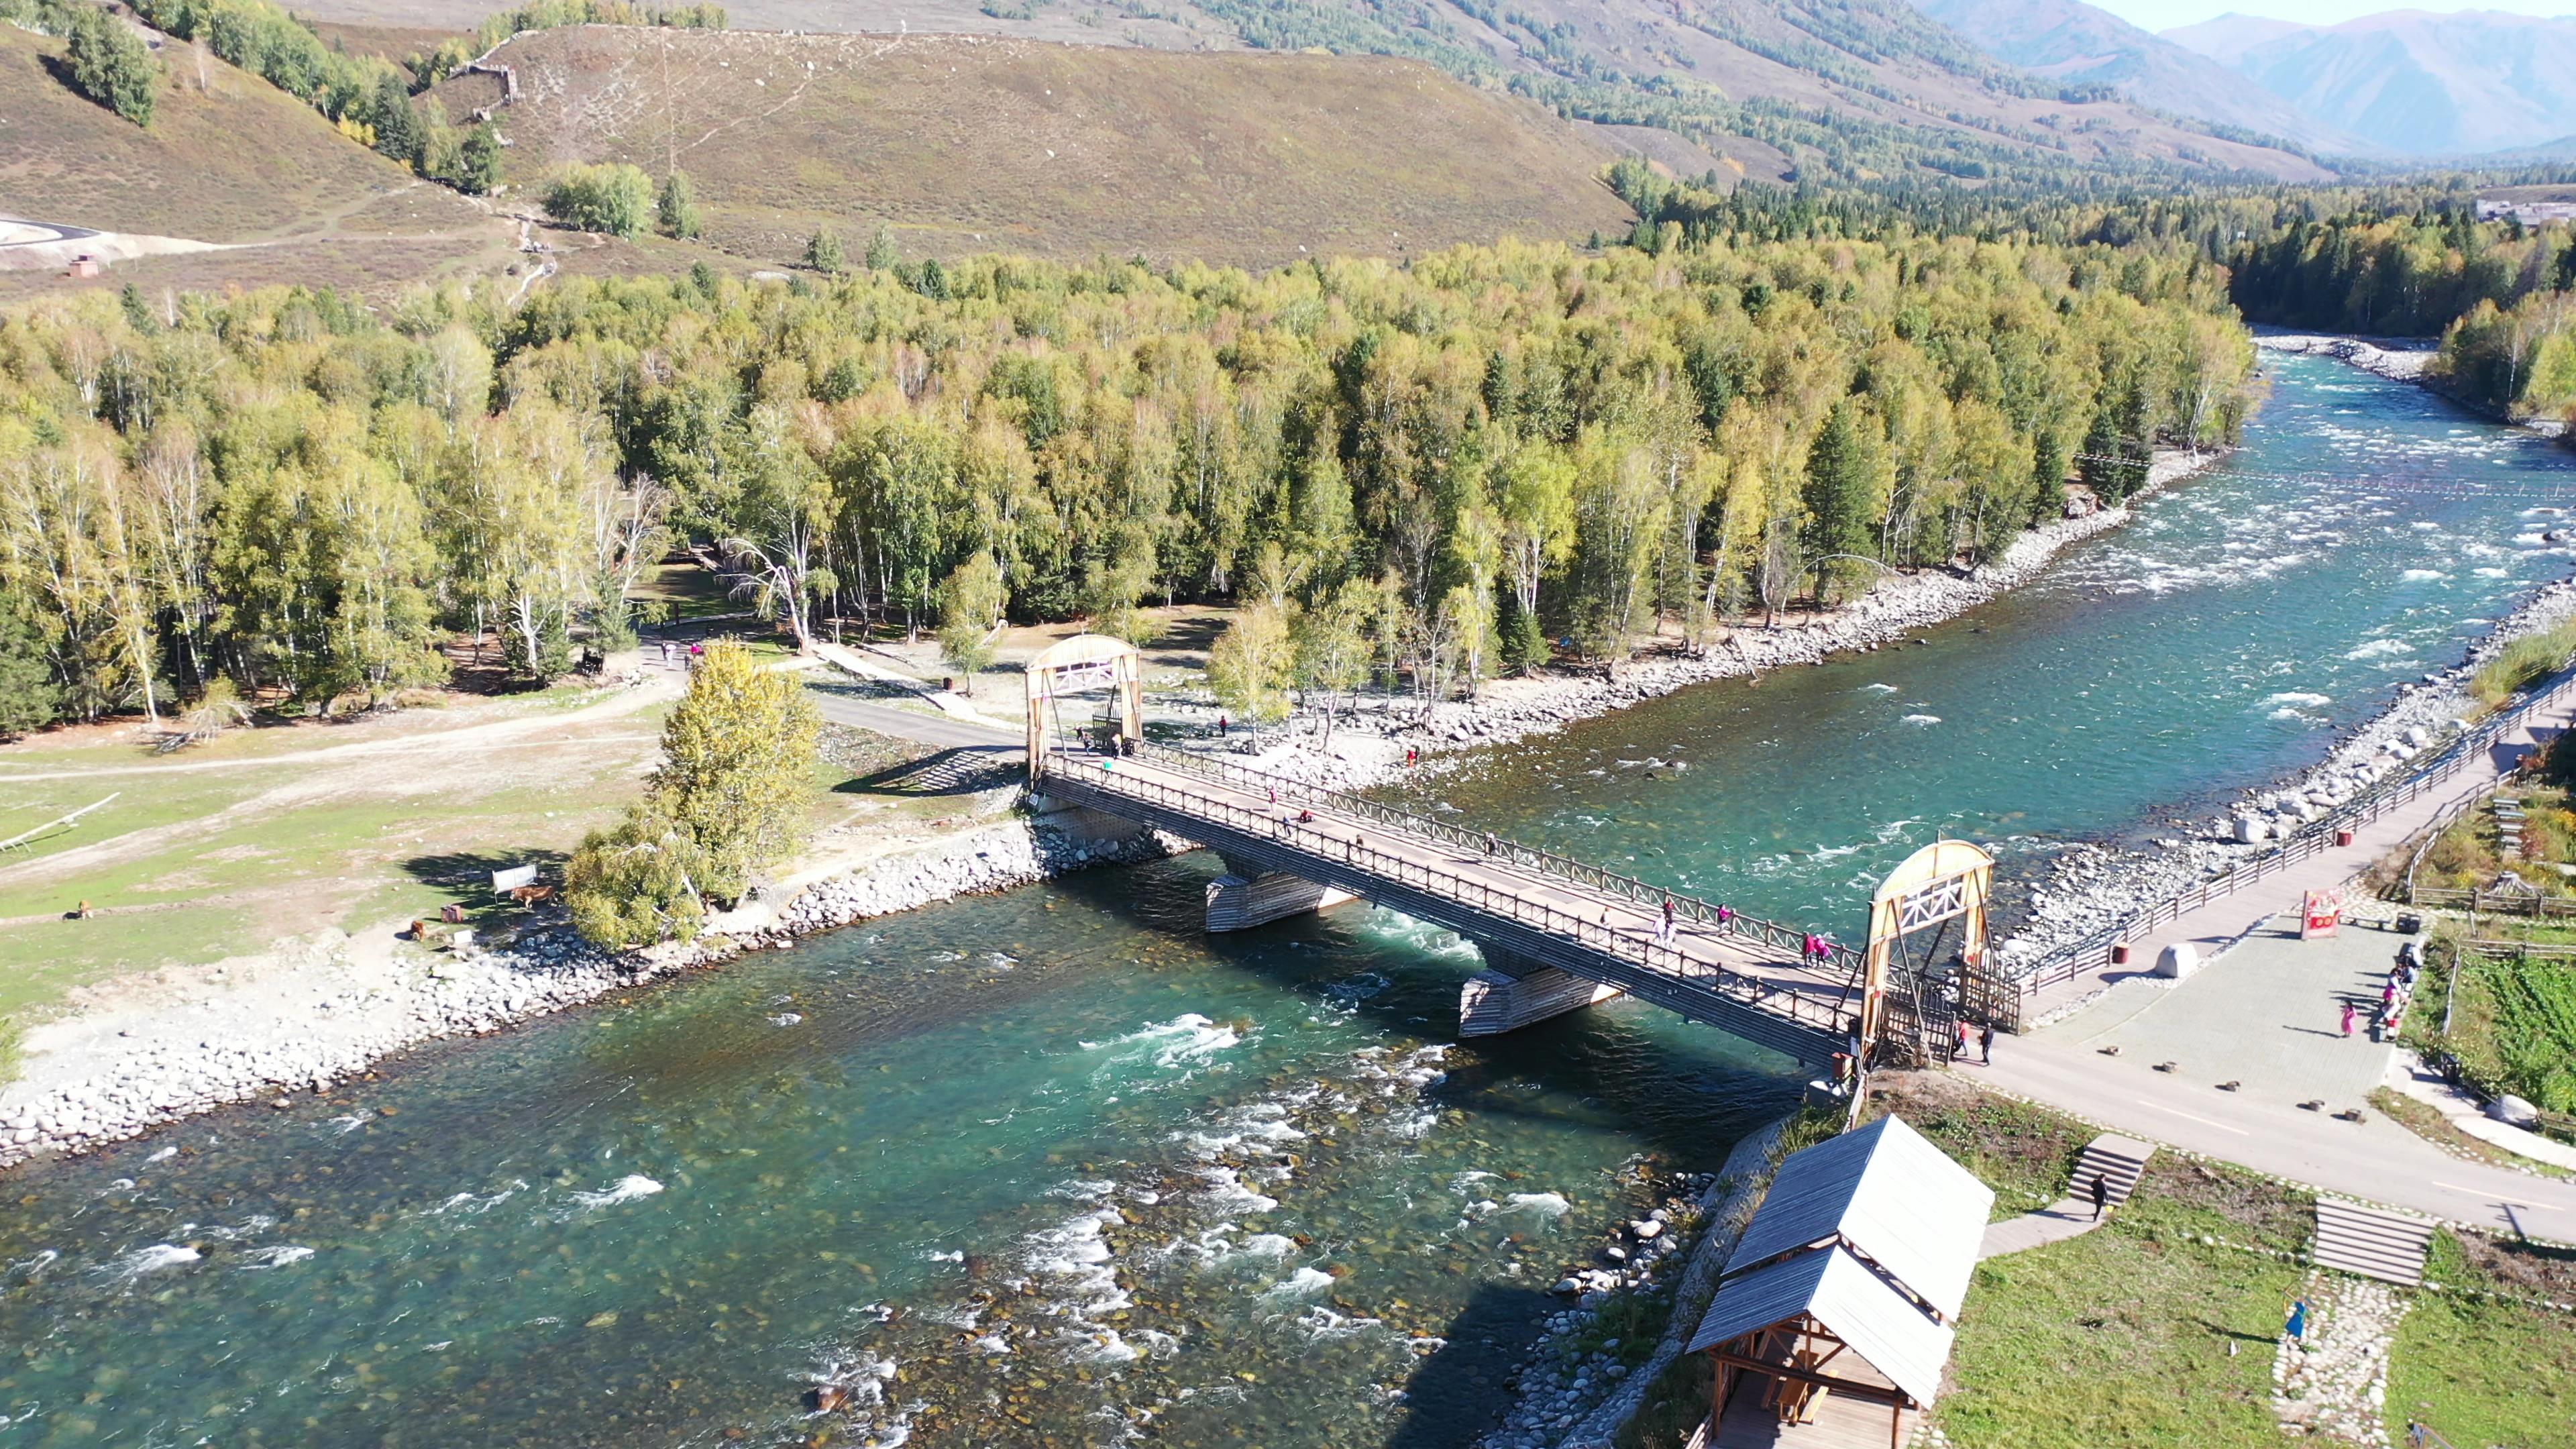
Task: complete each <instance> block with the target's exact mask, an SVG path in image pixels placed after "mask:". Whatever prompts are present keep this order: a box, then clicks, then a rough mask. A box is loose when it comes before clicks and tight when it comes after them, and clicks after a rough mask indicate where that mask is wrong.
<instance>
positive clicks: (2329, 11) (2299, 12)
mask: <svg viewBox="0 0 2576 1449" xmlns="http://www.w3.org/2000/svg"><path fill="white" fill-rule="evenodd" d="M2092 3H2093V4H2095V5H2099V6H2101V7H2102V8H2103V9H2105V10H2108V11H2110V12H2111V13H2112V14H2114V15H2117V16H2119V17H2120V18H2121V19H2123V20H2126V21H2128V22H2129V23H2130V24H2132V25H2141V26H2144V27H2146V28H2147V29H2149V30H2171V29H2172V28H2174V27H2175V26H2177V25H2190V24H2194V23H2196V22H2198V21H2202V20H2207V19H2209V18H2211V17H2212V16H2217V15H2224V14H2226V13H2227V12H2229V11H2231V10H2233V11H2235V12H2237V13H2238V14H2240V15H2265V16H2270V17H2271V18H2273V19H2275V20H2295V21H2298V22H2299V23H2300V24H2303V25H2333V24H2336V23H2338V22H2340V21H2345V20H2353V19H2357V18H2359V17H2361V16H2364V15H2376V14H2378V13H2380V12H2381V11H2384V10H2436V11H2453V10H2509V11H2512V12H2514V13H2515V14H2518V15H2566V14H2569V13H2571V12H2576V0H2479V3H2467V4H2461V3H2454V4H2445V3H2443V0H2418V3H2415V4H2405V3H2396V4H2389V3H2373V0H2234V3H2228V0H2092Z"/></svg>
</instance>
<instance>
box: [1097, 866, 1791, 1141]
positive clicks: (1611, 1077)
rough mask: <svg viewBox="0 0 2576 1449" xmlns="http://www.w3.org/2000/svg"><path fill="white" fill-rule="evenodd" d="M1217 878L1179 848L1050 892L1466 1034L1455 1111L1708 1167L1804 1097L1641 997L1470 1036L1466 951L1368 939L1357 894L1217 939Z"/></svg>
mask: <svg viewBox="0 0 2576 1449" xmlns="http://www.w3.org/2000/svg"><path fill="white" fill-rule="evenodd" d="M1212 859H1213V858H1212V857H1211V861H1212ZM1214 874H1215V871H1214V869H1213V868H1209V867H1194V866H1193V864H1191V863H1190V859H1189V858H1188V857H1184V858H1182V860H1180V861H1174V862H1170V863H1166V864H1163V865H1156V866H1146V867H1142V868H1139V869H1136V870H1116V871H1090V872H1083V873H1080V874H1076V875H1072V876H1068V877H1063V878H1061V879H1059V880H1058V881H1057V882H1056V884H1055V888H1056V889H1058V890H1060V891H1063V892H1064V893H1065V894H1066V895H1068V896H1070V897H1072V898H1075V899H1077V900H1079V901H1081V902H1082V903H1083V904H1086V905H1088V906H1091V907H1093V908H1095V909H1098V910H1100V911H1103V912H1109V913H1115V914H1118V915H1121V916H1123V917H1125V918H1126V919H1127V920H1129V921H1130V922H1131V923H1133V924H1135V925H1137V926H1139V927H1141V928H1143V929H1147V930H1151V931H1155V932H1158V933H1162V934H1165V935H1168V936H1173V937H1179V938H1183V939H1185V940H1186V941H1187V942H1188V943H1189V944H1190V945H1191V946H1193V947H1194V948H1196V949H1198V950H1200V951H1204V952H1205V953H1206V954H1207V955H1209V956H1212V957H1214V958H1216V959H1217V960H1220V961H1222V962H1224V963H1225V964H1226V965H1227V966H1228V967H1230V968H1232V969H1235V970H1238V971H1241V972H1244V973H1246V974H1248V975H1251V976H1254V977H1258V978H1260V979H1263V980H1265V981H1268V982H1270V983H1271V984H1273V985H1275V986H1276V987H1278V988H1279V989H1280V990H1282V991H1283V992H1285V993H1286V994H1289V995H1292V996H1296V997H1300V998H1304V999H1307V1000H1311V1001H1317V1002H1330V1003H1332V1004H1334V1005H1335V1006H1337V1007H1339V1008H1342V1009H1347V1010H1348V1011H1350V1012H1351V1013H1352V1014H1353V1015H1354V1016H1355V1017H1357V1018H1358V1019H1360V1020H1362V1021H1365V1022H1367V1023H1369V1024H1370V1025H1373V1026H1376V1027H1378V1028H1380V1029H1382V1030H1384V1031H1386V1032H1389V1033H1392V1034H1394V1035H1397V1036H1402V1037H1410V1038H1413V1039H1415V1040H1419V1041H1428V1042H1454V1043H1456V1044H1457V1045H1456V1046H1455V1047H1454V1048H1453V1049H1452V1051H1451V1052H1450V1054H1449V1057H1448V1060H1447V1062H1446V1063H1445V1067H1446V1070H1447V1074H1448V1075H1447V1078H1446V1080H1444V1081H1443V1082H1442V1083H1441V1084H1440V1085H1439V1086H1438V1087H1436V1088H1434V1089H1433V1091H1432V1094H1431V1095H1432V1096H1433V1097H1435V1098H1436V1099H1437V1100H1438V1101H1439V1102H1440V1103H1441V1104H1442V1105H1444V1106H1451V1107H1456V1108H1460V1109H1462V1110H1465V1111H1468V1112H1470V1113H1478V1114H1493V1115H1499V1116H1512V1117H1520V1118H1526V1119H1533V1120H1542V1121H1549V1122H1577V1123H1581V1124H1583V1125H1588V1126H1592V1127H1596V1128H1606V1129H1610V1130H1616V1131H1619V1132H1621V1133H1623V1134H1625V1135H1627V1136H1629V1137H1630V1138H1632V1139H1634V1140H1635V1142H1636V1144H1637V1148H1638V1150H1639V1152H1640V1153H1642V1154H1644V1155H1645V1156H1647V1157H1649V1158H1651V1159H1653V1160H1654V1161H1655V1162H1656V1163H1658V1164H1659V1165H1663V1166H1668V1167H1672V1168H1676V1169H1681V1170H1713V1169H1714V1168H1715V1167H1716V1166H1717V1165H1718V1163H1719V1162H1720V1161H1722V1160H1723V1159H1724V1157H1725V1155H1726V1152H1727V1150H1728V1149H1729V1148H1731V1147H1732V1146H1733V1145H1734V1144H1735V1143H1736V1142H1737V1141H1739V1140H1741V1139H1742V1138H1743V1137H1744V1136H1745V1135H1746V1134H1748V1133H1750V1132H1752V1131H1753V1130H1754V1129H1756V1128H1758V1127H1760V1126H1761V1125H1762V1124H1764V1123H1766V1122H1769V1121H1771V1120H1772V1119H1773V1118H1776V1117H1778V1116H1779V1115H1780V1114H1781V1113H1783V1112H1786V1111H1789V1110H1791V1109H1792V1108H1794V1107H1795V1106H1796V1105H1797V1104H1798V1101H1799V1096H1800V1093H1801V1091H1802V1088H1803V1085H1804V1083H1805V1080H1806V1076H1807V1074H1806V1073H1805V1072H1803V1071H1801V1070H1799V1068H1798V1066H1797V1064H1796V1063H1794V1062H1791V1061H1790V1060H1789V1059H1787V1058H1785V1057H1781V1056H1778V1055H1775V1054H1774V1053H1772V1052H1770V1051H1768V1050H1766V1049H1764V1048H1761V1047H1758V1046H1754V1045H1752V1044H1751V1043H1748V1042H1744V1041H1740V1040H1738V1039H1736V1038H1734V1037H1730V1036H1728V1035H1726V1034H1725V1033H1724V1032H1721V1031H1719V1030H1717V1029H1716V1028H1714V1027H1709V1026H1704V1025H1700V1024H1698V1023H1694V1022H1689V1021H1685V1020H1683V1019H1682V1018H1680V1017H1678V1016H1675V1015H1672V1014H1670V1013H1667V1012H1664V1011H1663V1010H1662V1009H1660V1008H1658V1007H1653V1006H1649V1005H1646V1004H1644V1003H1642V1002H1636V1001H1616V1002H1609V1003H1604V1004H1603V1005H1601V1006H1597V1007H1592V1008H1588V1009H1585V1010H1580V1011H1574V1012H1570V1013H1568V1014H1566V1015H1564V1016H1561V1017H1558V1018H1556V1019H1554V1020H1551V1021H1545V1022H1540V1023H1538V1024H1537V1025H1534V1026H1528V1027H1524V1028H1522V1029H1521V1030H1519V1031H1515V1032H1510V1033H1507V1034H1504V1035H1501V1036H1491V1037H1477V1038H1472V1039H1467V1040H1461V1039H1460V1038H1459V1036H1458V996H1459V991H1460V989H1461V988H1462V987H1463V986H1464V985H1465V984H1466V981H1467V978H1468V977H1469V976H1470V975H1472V974H1474V972H1475V970H1476V969H1477V967H1476V965H1475V963H1474V961H1473V960H1472V959H1471V958H1466V957H1464V956H1463V955H1461V954H1458V953H1454V952H1435V951H1434V950H1432V949H1429V948H1427V947H1426V946H1425V945H1423V944H1421V943H1419V942H1417V941H1413V940H1390V939H1387V938H1385V937H1384V936H1382V935H1378V934H1376V933H1373V932H1371V931H1370V930H1368V929H1367V927H1368V925H1369V924H1370V922H1371V919H1372V916H1373V915H1374V912H1373V910H1372V908H1371V907H1369V906H1367V905H1365V904H1361V903H1357V902H1354V903H1352V904H1350V905H1345V906H1340V907H1337V908H1335V909H1333V910H1331V911H1326V912H1321V913H1316V914H1311V915H1305V916H1294V917H1290V918H1288V919H1286V920H1282V921H1277V922H1274V923H1272V924H1270V925H1267V926H1260V927H1256V928H1254V929H1252V930H1248V931H1236V932H1226V933H1222V934H1214V935H1212V934H1209V933H1208V931H1207V929H1206V918H1205V911H1204V905H1203V897H1202V895H1201V892H1202V891H1203V889H1204V884H1205V882H1206V880H1207V879H1208V878H1210V877H1211V876H1213V875H1214ZM1378 919H1380V920H1383V919H1384V918H1383V917H1379V918H1378ZM1442 934H1443V935H1444V936H1445V933H1442ZM1379 982H1382V983H1383V985H1379V984H1378V983H1379ZM1355 985H1356V987H1357V989H1354V988H1355ZM1533 1088H1535V1089H1536V1090H1531V1089H1533Z"/></svg>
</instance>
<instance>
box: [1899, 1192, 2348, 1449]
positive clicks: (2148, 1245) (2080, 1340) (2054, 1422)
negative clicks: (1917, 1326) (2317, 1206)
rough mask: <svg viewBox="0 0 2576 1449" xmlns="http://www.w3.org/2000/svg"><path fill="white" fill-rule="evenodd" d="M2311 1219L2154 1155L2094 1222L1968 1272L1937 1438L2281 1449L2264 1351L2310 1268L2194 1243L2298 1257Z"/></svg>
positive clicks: (2023, 1446)
mask: <svg viewBox="0 0 2576 1449" xmlns="http://www.w3.org/2000/svg"><path fill="white" fill-rule="evenodd" d="M2309 1210H2310V1209H2309V1206H2308V1204H2307V1202H2306V1200H2305V1199H2304V1198H2303V1197H2297V1196H2294V1195H2292V1194H2290V1193H2289V1192H2287V1191H2286V1190H2284V1189H2281V1188H2278V1187H2274V1186H2273V1185H2271V1184H2269V1183H2265V1182H2263V1181H2262V1180H2260V1179H2258V1178H2254V1177H2251V1176H2249V1175H2245V1174H2239V1173H2235V1172H2232V1171H2227V1170H2224V1169H2213V1168H2204V1167H2201V1166H2199V1165H2197V1164H2193V1163H2189V1162H2181V1161H2177V1160H2174V1159H2170V1158H2168V1157H2165V1156H2161V1155H2160V1156H2159V1157H2158V1158H2157V1159H2156V1161H2155V1162H2154V1163H2153V1164H2152V1165H2150V1167H2149V1169H2148V1172H2147V1176H2146V1178H2145V1179H2144V1180H2143V1181H2142V1182H2141V1183H2140V1184H2139V1188H2138V1195H2137V1196H2135V1197H2133V1198H2131V1199H2130V1201H2129V1203H2128V1205H2127V1206H2125V1207H2123V1208H2121V1209H2120V1210H2119V1211H2118V1212H2116V1213H2114V1214H2113V1215H2112V1217H2111V1220H2110V1221H2109V1222H2108V1223H2106V1224H2104V1225H2103V1226H2102V1227H2100V1228H2097V1229H2095V1230H2094V1231H2092V1232H2090V1233H2087V1234H2085V1235H2084V1236H2082V1237H2079V1238H2071V1239H2068V1240H2067V1241H2065V1242H2062V1243H2055V1244H2051V1245H2049V1246H2047V1247H2044V1248H2035V1249H2032V1250H2030V1251H2028V1252H2024V1253H2014V1254H2011V1255H2009V1256H2006V1257H2001V1258H1993V1259H1989V1260H1987V1261H1986V1262H1984V1263H1981V1264H1979V1265H1978V1267H1977V1275H1976V1278H1975V1280H1974V1282H1973V1283H1972V1284H1971V1286H1970V1287H1969V1290H1968V1301H1967V1306H1966V1310H1965V1312H1964V1313H1963V1314H1962V1315H1961V1320H1960V1326H1959V1337H1958V1344H1957V1347H1956V1350H1955V1351H1954V1353H1953V1355H1952V1359H1951V1378H1952V1382H1953V1385H1954V1387H1953V1388H1952V1389H1951V1390H1950V1392H1949V1394H1948V1396H1947V1397H1945V1398H1944V1399H1942V1400H1941V1402H1940V1405H1939V1406H1938V1408H1937V1409H1936V1411H1935V1414H1936V1418H1937V1419H1938V1421H1939V1423H1940V1425H1941V1428H1942V1430H1943V1431H1944V1432H1945V1433H1947V1434H1948V1435H1949V1437H1950V1442H1951V1443H1952V1444H1954V1445H1957V1446H1959V1449H2092V1446H2097V1445H2110V1444H2139V1445H2149V1444H2154V1445H2164V1444H2174V1445H2182V1444H2188V1445H2192V1446H2194V1449H2223V1446H2235V1445H2245V1446H2249V1449H2251V1446H2258V1445H2259V1446H2265V1449H2270V1446H2274V1445H2277V1444H2278V1443H2279V1442H2280V1439H2281V1430H2280V1428H2279V1426H2278V1425H2277V1424H2276V1423H2275V1422H2274V1420H2273V1417H2272V1409H2271V1392H2272V1353H2273V1345H2274V1343H2275V1341H2276V1340H2277V1338H2278V1335H2279V1333H2280V1329H2281V1321H2282V1315H2283V1313H2284V1311H2285V1310H2286V1309H2287V1308H2288V1306H2289V1303H2290V1301H2291V1300H2292V1299H2293V1298H2295V1297H2297V1296H2298V1290H2299V1285H2300V1283H2301V1282H2302V1281H2304V1279H2305V1278H2306V1275H2307V1270H2306V1269H2305V1268H2304V1267H2301V1266H2300V1265H2298V1264H2296V1263H2289V1262H2283V1261H2281V1260H2280V1259H2277V1258H2274V1257H2270V1256H2267V1255H2265V1254H2262V1253H2258V1252H2249V1251H2245V1250H2243V1249H2241V1248H2233V1247H2226V1246H2216V1245H2212V1244H2210V1243H2208V1242H2204V1241H2203V1239H2205V1238H2216V1239H2218V1240H2219V1242H2220V1243H2221V1244H2225V1243H2229V1242H2233V1243H2240V1244H2245V1245H2248V1246H2249V1247H2259V1248H2268V1249H2274V1250H2285V1251H2286V1250H2295V1249H2297V1248H2298V1247H2299V1245H2300V1242H2301V1240H2302V1238H2303V1237H2304V1236H2305V1232H2306V1229H2305V1227H2304V1218H2305V1215H2306V1214H2307V1212H2308V1211H2309ZM2231 1346H2233V1348H2234V1349H2235V1353H2234V1356H2232V1357H2231V1356H2230V1354H2229V1349H2230V1347H2231Z"/></svg>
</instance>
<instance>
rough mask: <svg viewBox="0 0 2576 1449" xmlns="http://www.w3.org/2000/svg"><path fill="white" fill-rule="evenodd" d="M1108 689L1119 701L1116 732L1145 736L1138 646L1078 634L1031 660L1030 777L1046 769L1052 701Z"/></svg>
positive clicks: (1130, 737) (1033, 780)
mask: <svg viewBox="0 0 2576 1449" xmlns="http://www.w3.org/2000/svg"><path fill="white" fill-rule="evenodd" d="M1102 688H1106V689H1109V690H1111V691H1113V692H1114V693H1115V695H1116V696H1117V701H1118V735H1119V738H1121V739H1125V740H1142V739H1144V737H1145V724H1144V715H1145V699H1144V688H1145V661H1144V656H1142V655H1140V654H1138V653H1137V652H1136V646H1135V645H1133V644H1130V643H1128V642H1127V641H1126V640H1124V639H1116V638H1112V637H1110V636H1109V635H1107V634H1076V635H1074V636H1073V637H1072V638H1070V639H1066V640H1063V641H1061V642H1059V643H1057V644H1054V645H1052V646H1050V647H1049V648H1048V649H1047V651H1046V652H1045V653H1043V654H1040V655H1039V656H1038V657H1037V658H1035V659H1032V660H1030V661H1029V670H1028V707H1029V782H1030V783H1031V784H1035V783H1036V782H1037V781H1038V780H1039V778H1040V777H1042V776H1043V775H1044V774H1045V773H1046V768H1047V758H1048V746H1049V744H1050V740H1049V733H1050V727H1051V726H1053V725H1054V724H1055V723H1056V722H1057V721H1056V701H1057V700H1058V699H1059V698H1061V697H1062V696H1064V695H1068V694H1087V693H1090V692H1091V691H1093V690H1096V689H1102Z"/></svg>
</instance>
